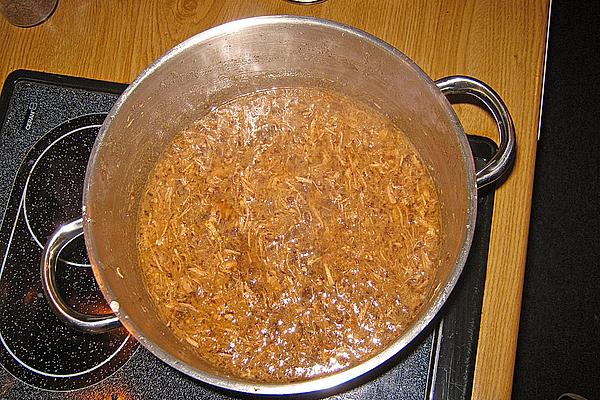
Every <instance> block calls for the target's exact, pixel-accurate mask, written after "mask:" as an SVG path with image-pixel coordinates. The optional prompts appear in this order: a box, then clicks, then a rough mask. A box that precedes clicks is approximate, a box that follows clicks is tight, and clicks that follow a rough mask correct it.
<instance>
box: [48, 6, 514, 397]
mask: <svg viewBox="0 0 600 400" xmlns="http://www.w3.org/2000/svg"><path fill="white" fill-rule="evenodd" d="M298 86H304V87H306V86H311V87H314V86H317V87H323V88H330V89H333V90H336V91H339V92H341V93H344V94H346V95H349V96H353V97H355V98H357V99H359V100H361V101H364V102H367V103H370V104H373V105H375V106H376V107H378V108H380V109H381V110H382V111H383V112H384V113H385V114H387V115H388V116H389V117H390V118H392V120H393V121H394V122H395V123H396V124H397V125H398V126H399V127H401V128H402V130H403V131H404V132H406V134H407V135H408V137H409V139H410V141H411V142H412V143H413V144H414V146H415V147H416V148H417V150H418V152H419V153H420V155H421V158H422V159H423V161H424V162H425V164H426V165H427V167H428V168H429V169H430V170H431V173H432V175H433V176H434V179H435V181H436V183H437V185H438V187H439V192H440V193H439V195H440V200H441V204H442V233H443V245H442V247H443V248H442V251H443V252H442V255H443V257H442V258H443V260H445V262H444V263H443V265H442V266H441V267H440V269H439V271H438V273H437V276H436V281H435V284H434V290H433V293H432V294H431V298H430V300H429V301H428V302H427V303H426V304H425V305H424V306H423V307H422V310H421V312H420V314H419V315H418V317H417V318H416V319H415V320H414V322H413V324H412V325H411V326H410V328H409V329H407V330H406V332H404V334H402V336H400V337H399V338H398V339H397V340H396V341H395V342H393V343H392V344H391V345H390V346H388V347H387V348H385V349H384V350H383V351H381V352H380V353H378V354H376V355H375V356H373V357H372V358H370V359H368V360H366V361H364V362H363V363H362V364H360V365H357V366H355V367H353V368H350V369H347V370H345V371H342V372H339V373H336V374H333V375H330V376H326V377H322V378H316V379H311V380H308V381H303V382H298V383H290V384H264V383H258V382H249V381H242V380H238V379H232V378H229V377H226V376H224V375H222V374H221V373H220V372H219V370H218V369H215V368H214V367H212V366H211V365H209V364H207V363H206V362H204V361H203V360H202V359H201V358H199V357H198V356H197V355H196V354H195V353H194V352H193V351H191V350H189V349H187V348H185V347H183V346H181V345H179V341H178V340H177V339H176V338H175V337H174V336H173V334H172V333H171V331H170V330H169V329H168V328H167V327H166V326H165V325H164V324H163V323H162V322H161V321H160V319H159V318H158V315H157V313H156V312H155V306H154V304H153V303H152V301H151V300H150V298H149V296H148V294H147V292H146V289H145V286H144V282H143V279H142V275H141V273H140V270H139V268H140V267H139V265H138V256H137V250H136V234H135V230H136V220H137V212H138V205H139V202H140V196H141V194H142V193H143V189H144V185H145V183H146V179H147V177H148V176H149V174H150V170H151V169H152V167H153V165H154V163H155V162H156V160H157V158H158V157H159V156H160V154H161V153H162V152H163V150H164V149H165V147H166V146H167V145H168V144H169V142H170V141H171V139H172V138H173V136H174V135H175V134H176V133H178V132H179V131H180V130H181V129H182V128H184V127H185V126H186V125H188V124H189V123H191V122H192V121H194V120H196V119H198V118H200V117H201V116H202V115H203V114H204V113H207V112H208V111H209V110H210V109H211V108H213V107H215V106H216V105H220V104H222V103H224V102H226V101H228V100H230V99H233V98H235V97H238V96H240V95H242V94H246V93H251V92H255V91H257V90H262V89H269V88H274V87H298ZM448 94H461V95H466V96H470V97H472V98H474V99H477V100H479V102H481V103H482V104H483V105H484V106H485V108H487V110H488V111H490V112H491V114H492V115H493V116H494V118H495V119H496V122H497V124H498V130H499V132H500V135H499V138H500V140H499V151H498V153H497V154H496V155H495V156H494V157H493V159H492V160H491V161H490V162H489V163H488V164H487V165H486V166H485V167H484V168H483V169H481V170H480V171H477V172H476V171H475V168H474V163H473V158H472V155H471V151H470V149H469V145H468V143H467V139H466V136H465V134H464V132H463V129H462V127H461V125H460V123H459V121H458V119H457V117H456V115H455V113H454V111H453V109H452V107H451V106H450V103H449V102H448V101H447V99H446V97H445V95H448ZM514 151H515V135H514V128H513V124H512V121H511V118H510V115H509V113H508V111H507V109H506V107H505V105H504V104H503V102H502V101H501V99H500V98H499V97H498V96H497V95H496V94H495V93H494V91H493V90H491V89H490V88H489V87H487V86H486V85H485V84H483V83H481V82H479V81H477V80H475V79H472V78H468V77H461V76H456V77H449V78H445V79H441V80H439V81H437V82H433V81H432V80H431V79H430V78H429V77H428V76H427V75H426V74H425V73H424V72H423V71H422V70H421V69H419V67H418V66H417V65H415V63H414V62H412V61H411V60H410V59H408V58H407V57H406V56H405V55H404V54H402V53H401V52H399V51H398V50H396V49H394V48H393V47H392V46H390V45H388V44H386V43H384V42H383V41H381V40H379V39H377V38H376V37H373V36H371V35H369V34H367V33H365V32H362V31H359V30H357V29H354V28H351V27H348V26H344V25H341V24H338V23H335V22H331V21H324V20H319V19H313V18H304V17H291V16H270V17H258V18H249V19H244V20H239V21H234V22H231V23H227V24H224V25H221V26H218V27H216V28H213V29H210V30H208V31H205V32H202V33H200V34H198V35H196V36H194V37H192V38H190V39H188V40H186V41H185V42H183V43H181V44H179V45H178V46H176V47H175V48H173V49H172V50H170V51H169V52H168V53H166V54H165V55H163V56H162V57H161V58H159V59H158V60H157V61H156V62H155V63H154V64H152V65H151V66H150V67H148V68H147V69H146V70H145V71H144V72H142V73H141V75H140V76H139V77H138V78H137V79H136V80H135V81H134V82H133V83H132V84H131V85H130V86H129V87H128V88H127V90H126V91H125V92H124V93H123V95H122V96H121V97H120V98H119V99H118V101H117V102H116V104H115V105H114V107H113V108H112V110H111V111H110V113H109V114H108V117H107V118H106V121H105V122H104V124H103V126H102V128H101V130H100V133H99V135H98V138H97V139H96V143H95V145H94V148H93V150H92V155H91V158H90V160H89V164H88V167H87V174H86V177H85V187H84V195H83V219H82V220H77V221H74V222H72V223H70V224H67V225H65V226H63V227H61V228H60V229H59V230H58V231H57V232H56V233H55V234H54V235H53V236H52V238H51V239H50V240H49V241H48V243H47V245H46V248H45V250H44V255H43V260H42V268H41V273H42V281H43V285H44V291H45V294H46V298H47V299H48V301H49V304H50V305H51V307H52V308H53V310H54V311H55V312H56V314H57V315H58V316H59V317H60V318H61V319H62V320H63V321H64V322H65V323H66V324H68V325H70V326H72V327H74V328H77V329H82V330H86V331H92V332H101V331H106V330H108V329H112V328H114V327H117V326H119V324H123V325H124V326H125V327H126V328H127V329H128V330H129V331H130V332H131V333H132V334H133V335H134V336H135V337H136V338H137V340H139V341H140V342H141V343H142V344H143V345H144V346H145V347H146V348H147V349H148V350H150V351H151V352H152V353H154V354H155V355H156V356H158V357H159V358H160V359H162V360H163V361H164V362H166V363H168V364H170V365H171V366H173V367H174V368H177V369H178V370H180V371H182V372H184V373H186V374H188V375H190V376H192V377H194V378H197V379H199V380H201V381H204V382H207V383H209V384H212V385H215V386H219V387H222V388H227V389H232V390H235V391H241V392H250V393H262V394H292V393H303V392H312V391H317V390H322V389H327V388H331V387H334V386H336V385H338V384H341V383H343V382H346V381H349V380H351V379H353V378H356V377H358V376H360V375H362V374H364V373H365V372H367V371H369V370H371V369H373V368H374V367H376V366H378V365H380V364H382V363H384V362H385V361H386V360H388V359H389V358H390V357H392V356H393V355H394V354H396V353H397V352H399V351H401V350H402V349H403V348H404V347H405V346H406V345H407V344H408V343H409V342H410V341H411V340H413V339H414V338H415V337H416V336H417V335H418V334H419V332H421V331H422V330H423V329H424V328H425V327H426V325H427V324H428V323H429V322H430V321H431V320H432V319H433V318H434V316H435V315H436V313H437V312H438V310H439V309H440V308H441V307H442V305H443V304H444V302H445V301H446V299H447V298H448V296H449V295H450V292H451V291H452V288H453V287H454V285H455V283H456V281H457V280H458V278H459V276H460V274H461V271H462V269H463V266H464V263H465V260H466V257H467V254H468V252H469V248H470V245H471V239H472V236H473V230H474V227H475V218H476V204H477V203H476V199H477V190H478V188H481V187H483V186H486V185H488V184H490V183H492V182H494V181H495V180H496V179H498V178H499V177H500V176H501V175H502V174H503V173H504V172H505V170H506V169H507V168H508V167H509V166H510V164H511V162H512V159H513V155H514ZM82 230H83V232H84V236H85V242H86V246H87V251H88V254H89V258H90V260H91V263H92V266H93V270H94V274H95V276H96V279H97V281H98V284H99V286H100V289H101V290H102V293H103V294H104V296H105V297H106V300H107V302H108V303H109V304H110V306H111V309H112V310H113V311H114V313H115V315H112V316H97V315H96V316H90V315H83V314H80V313H78V312H76V311H75V310H73V309H71V308H70V307H69V306H68V305H67V304H66V303H65V302H64V301H63V300H62V299H61V298H60V295H59V293H58V291H57V285H56V278H55V264H56V260H57V257H58V254H59V252H60V251H61V249H62V248H63V247H64V246H65V245H66V244H67V243H68V242H69V241H71V240H72V239H73V238H75V237H76V236H78V235H80V234H81V231H82Z"/></svg>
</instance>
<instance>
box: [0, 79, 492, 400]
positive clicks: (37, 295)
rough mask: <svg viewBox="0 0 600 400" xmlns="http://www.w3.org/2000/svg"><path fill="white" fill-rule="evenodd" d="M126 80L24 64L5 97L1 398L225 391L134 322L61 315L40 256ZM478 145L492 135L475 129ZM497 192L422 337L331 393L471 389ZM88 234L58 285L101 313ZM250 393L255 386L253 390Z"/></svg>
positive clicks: (427, 393) (485, 199)
mask: <svg viewBox="0 0 600 400" xmlns="http://www.w3.org/2000/svg"><path fill="white" fill-rule="evenodd" d="M123 89H124V86H123V85H118V84H112V83H107V82H98V81H89V80H82V79H77V78H71V77H63V76H57V75H48V74H41V73H33V72H30V71H17V72H16V73H13V74H12V75H11V76H9V78H8V79H7V81H6V82H5V85H4V89H3V92H2V96H1V97H0V118H1V121H2V122H3V124H2V127H1V130H0V211H1V212H0V215H1V217H0V218H1V219H0V222H1V223H2V227H1V228H0V255H2V265H1V269H0V341H1V342H2V343H1V344H2V346H1V347H0V364H2V367H3V368H0V398H2V399H96V398H108V399H166V398H168V399H192V398H193V399H227V398H231V397H236V396H237V394H236V393H232V392H227V391H222V390H218V389H215V388H212V387H210V386H208V385H204V384H202V383H199V382H197V381H195V380H192V379H190V378H188V377H187V376H184V375H183V374H181V373H179V372H178V371H176V370H174V369H173V368H171V367H169V366H167V365H166V364H164V363H162V362H161V361H160V360H158V359H157V358H155V357H154V356H153V355H152V354H150V353H149V352H148V351H146V350H145V349H144V348H142V347H141V346H138V344H137V342H135V340H134V339H133V338H132V337H130V336H129V335H128V333H127V332H126V331H125V330H124V329H120V330H116V331H113V332H109V333H105V334H101V335H91V334H85V333H80V332H75V331H73V330H71V329H68V328H66V327H64V326H62V325H61V323H60V322H59V321H58V319H57V318H56V317H54V315H53V314H52V313H51V311H50V309H49V307H48V306H47V304H46V301H45V298H44V296H43V292H42V289H41V283H40V278H39V262H40V256H41V251H42V246H43V244H44V243H45V241H46V238H47V237H48V236H49V235H50V234H51V233H52V231H53V230H54V229H56V228H57V227H58V226H59V225H60V224H63V223H65V222H68V221H70V220H71V219H74V218H76V217H78V215H79V213H80V205H81V191H82V187H83V176H84V173H85V167H86V163H87V157H88V156H89V152H90V150H91V147H92V145H93V141H94V139H95V136H96V134H97V132H98V129H99V126H100V125H101V123H102V120H103V119H104V116H105V113H106V112H107V111H108V110H109V109H110V107H111V106H112V104H113V103H114V101H115V100H116V98H117V97H118V94H119V93H120V92H121V91H122V90H123ZM471 144H472V147H473V148H474V153H475V155H476V156H479V157H478V158H479V159H480V161H481V158H485V157H489V156H490V153H491V152H492V151H493V149H492V147H491V145H490V144H489V143H488V142H487V141H485V140H483V139H481V138H471ZM492 207H493V195H491V194H488V195H483V196H481V197H480V200H479V212H478V219H477V228H476V233H475V238H474V242H473V245H472V249H471V253H470V256H469V259H468V261H467V265H466V267H465V272H464V273H463V276H462V277H461V279H460V281H459V283H458V286H457V288H456V290H455V292H454V293H453V295H452V297H451V299H450V301H449V303H448V304H447V306H446V307H445V308H444V310H443V312H442V315H443V317H442V318H441V319H438V320H437V321H436V322H435V324H432V326H430V327H429V328H428V329H427V330H426V331H425V332H424V333H423V334H422V335H421V337H419V338H417V340H416V341H415V343H414V344H412V345H411V346H410V347H409V348H408V349H406V350H405V351H403V352H401V353H400V354H398V355H397V356H396V357H394V359H392V360H391V361H390V362H389V363H387V364H386V365H384V366H382V367H381V368H379V369H377V370H376V371H373V373H370V374H368V375H367V376H363V377H361V378H358V379H357V380H355V381H353V382H351V383H350V384H348V385H346V386H344V387H342V388H337V389H336V390H335V391H333V392H330V393H319V394H317V395H316V396H315V395H311V396H310V397H325V396H332V398H334V399H372V398H378V399H424V398H435V399H462V398H469V397H470V391H471V384H472V375H473V368H474V362H475V351H476V348H477V335H478V331H479V315H480V311H481V299H482V296H483V283H484V280H485V279H484V278H485V265H486V262H487V248H488V241H489V228H490V224H491V211H492ZM87 262H88V261H87V257H86V255H85V249H84V245H83V240H82V238H81V237H80V238H78V239H77V240H75V241H73V242H72V243H71V244H70V245H69V246H68V247H67V248H66V249H65V250H64V251H63V252H62V254H61V259H60V262H59V266H58V279H59V281H60V290H61V291H62V293H63V296H64V297H65V298H66V299H67V300H68V302H69V303H70V304H71V305H72V306H73V307H75V308H76V309H79V310H81V311H87V312H103V310H106V309H107V307H106V305H105V304H104V302H103V300H102V296H101V294H100V293H99V291H98V289H97V287H96V285H95V283H94V280H93V274H92V273H91V269H90V267H89V265H87ZM246 397H247V396H246Z"/></svg>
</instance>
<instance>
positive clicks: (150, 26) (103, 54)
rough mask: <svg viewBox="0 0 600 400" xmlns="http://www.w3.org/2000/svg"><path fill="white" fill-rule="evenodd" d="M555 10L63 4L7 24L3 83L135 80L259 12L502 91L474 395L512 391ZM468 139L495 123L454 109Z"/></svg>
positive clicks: (78, 0) (434, 3) (537, 3)
mask: <svg viewBox="0 0 600 400" xmlns="http://www.w3.org/2000/svg"><path fill="white" fill-rule="evenodd" d="M548 13H549V1H548V0H532V1H526V2H523V1H520V0H502V1H500V0H479V1H474V0H462V1H461V0H385V1H383V0H369V1H367V0H328V1H325V2H323V3H320V4H316V5H310V6H305V5H296V4H291V3H289V2H286V1H283V0H255V1H251V0H236V1H234V0H214V1H210V0H205V1H199V0H177V1H175V0H172V1H161V0H152V1H150V0H144V1H142V0H139V1H136V0H121V1H117V0H114V1H94V0H60V1H59V4H58V8H57V10H56V12H55V13H54V15H52V17H51V18H50V19H49V20H48V21H46V22H44V23H43V24H41V25H39V26H37V27H34V28H27V29H23V28H16V27H13V26H11V25H9V24H8V23H7V22H6V21H5V20H4V19H0V59H1V60H2V63H1V64H0V79H2V81H4V79H5V78H6V76H7V75H8V73H10V72H11V71H12V70H15V69H21V68H24V69H32V70H40V71H47V72H54V73H61V74H67V75H76V76H82V77H88V78H95V79H104V80H109V81H117V82H130V81H132V80H133V79H134V78H135V76H137V74H138V73H139V72H140V71H141V70H142V69H143V68H144V67H145V66H147V65H148V64H149V63H150V62H152V61H153V60H154V59H156V58H157V57H159V56H160V55H161V54H162V53H163V52H165V51H166V50H168V49H169V48H171V47H172V46H174V45H175V44H177V43H178V42H180V41H182V40H183V39H185V38H187V37H189V36H192V35H193V34H195V33H198V32H200V31H203V30H205V29H207V28H209V27H212V26H215V25H218V24H220V23H223V22H226V21H230V20H233V19H238V18H242V17H247V16H254V15H267V14H298V15H310V16H316V17H321V18H327V19H332V20H336V21H340V22H343V23H346V24H349V25H353V26H355V27H358V28H360V29H363V30H365V31H367V32H370V33H372V34H374V35H376V36H379V37H380V38H382V39H384V40H385V41H387V42H389V43H391V44H392V45H394V46H395V47H396V48H398V49H400V50H401V51H403V52H404V53H405V54H407V55H408V56H409V57H411V58H412V59H413V60H415V61H416V62H417V64H419V65H420V66H421V67H422V68H423V69H424V70H425V72H427V73H428V74H429V75H430V76H431V77H432V78H434V79H435V78H440V77H443V76H446V75H450V74H465V75H471V76H474V77H477V78H479V79H481V80H483V81H485V82H487V83H488V84H489V85H491V86H492V87H493V88H495V89H496V91H497V92H498V93H499V94H500V95H501V97H502V98H503V99H504V101H505V102H506V104H507V105H508V107H509V109H510V111H511V113H512V116H513V119H514V122H515V127H516V130H517V142H518V152H517V161H516V164H515V167H514V170H513V172H512V175H511V176H510V178H509V179H508V180H507V181H506V182H505V184H504V185H503V186H502V187H501V188H500V189H499V190H498V192H497V195H496V202H495V209H494V223H493V228H492V240H491V245H490V251H489V263H488V269H487V279H486V287H485V295H484V304H483V313H482V322H481V331H480V337H479V350H478V353H477V361H476V370H475V382H474V387H473V398H476V399H491V398H494V399H501V398H509V397H510V395H511V385H512V376H513V368H514V357H515V349H516V340H517V332H518V322H519V311H520V303H521V290H522V283H523V274H524V268H525V252H526V245H527V233H528V227H529V211H530V203H531V192H532V185H533V170H534V164H535V150H536V137H537V131H538V122H539V108H540V99H541V85H542V74H543V62H544V49H545V41H546V26H547V20H548ZM456 109H457V112H458V114H459V117H460V119H461V121H462V123H463V125H464V126H465V129H466V130H467V131H468V132H473V133H480V134H481V133H482V134H485V135H488V136H490V137H495V135H496V134H495V130H494V125H493V123H492V122H491V120H490V118H489V117H488V116H487V115H486V114H484V113H483V112H481V111H479V110H477V109H475V108H474V107H468V106H459V107H457V108H456Z"/></svg>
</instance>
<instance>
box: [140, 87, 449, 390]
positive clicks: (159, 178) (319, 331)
mask: <svg viewBox="0 0 600 400" xmlns="http://www.w3.org/2000/svg"><path fill="white" fill-rule="evenodd" d="M439 237H440V211H439V205H438V200H437V192H436V190H435V187H434V185H433V181H432V179H431V177H430V176H429V175H428V173H427V170H426V168H424V166H423V165H422V163H421V161H420V159H419V157H418V156H417V154H416V153H415V151H414V149H413V148H412V146H411V145H410V144H409V143H408V142H407V141H406V139H405V138H404V135H403V133H402V132H401V131H400V130H398V128H396V127H395V126H394V125H393V124H392V123H391V122H390V121H389V120H388V119H387V118H386V117H384V116H383V115H382V114H380V113H378V112H377V111H375V110H374V109H371V108H370V107H367V106H365V105H364V104H362V103H358V102H356V101H354V100H352V99H350V98H347V97H344V96H342V95H339V94H337V93H334V92H330V91H323V90H319V89H314V88H297V89H273V90H269V91H265V92H260V93H254V94H251V95H247V96H243V97H240V98H238V99H236V100H234V101H232V102H229V103H227V104H225V105H223V106H221V107H219V108H217V109H215V110H214V111H212V112H210V113H208V114H207V115H206V116H205V117H203V118H202V119H200V120H199V121H197V122H196V123H194V124H193V125H192V126H190V127H189V128H188V129H186V130H185V131H183V132H182V133H181V134H179V135H178V136H177V137H176V138H175V139H174V141H173V142H172V144H171V146H170V147H169V148H168V149H167V151H166V152H165V153H164V155H163V156H162V157H161V159H160V160H159V161H158V163H157V165H156V167H155V169H154V170H153V172H152V174H151V176H150V177H149V180H148V184H147V188H146V192H145V194H144V196H143V198H142V202H141V208H140V214H139V220H138V249H139V258H140V265H141V267H142V272H143V274H144V278H145V281H146V285H147V288H148V291H149V292H150V294H151V297H152V299H153V301H154V302H155V305H156V308H157V311H158V313H159V314H160V317H161V318H162V319H163V320H164V321H165V323H166V324H167V325H168V326H169V327H170V329H172V331H173V332H174V334H175V335H176V336H177V337H178V338H180V339H181V343H182V346H189V347H190V348H192V349H194V350H195V351H197V353H198V354H199V355H200V356H201V357H202V358H203V359H205V360H206V361H207V362H209V363H211V364H212V365H214V366H216V367H217V368H218V369H219V370H220V371H222V372H223V374H225V375H228V376H232V377H237V378H243V379H249V380H253V381H260V382H274V383H283V382H293V381H301V380H306V379H309V378H312V377H315V376H319V375H325V374H330V373H333V372H336V371H339V370H342V369H346V368H349V367H351V366H354V365H356V364H358V363H360V362H361V361H363V360H365V359H367V358H369V357H371V356H373V355H375V354H376V353H377V352H379V351H380V350H382V349H383V348H385V347H386V346H387V345H389V344H390V342H392V341H394V340H395V339H396V338H398V336H399V335H400V334H401V333H402V332H403V331H404V330H405V329H406V328H407V327H408V326H409V324H410V323H411V321H412V320H413V318H414V317H415V315H416V313H417V312H418V311H419V308H420V306H421V305H422V304H423V303H424V302H425V301H426V300H427V296H428V295H429V293H430V290H431V285H432V282H433V277H434V275H435V271H436V269H437V265H438V264H437V263H438V257H439V254H438V253H439Z"/></svg>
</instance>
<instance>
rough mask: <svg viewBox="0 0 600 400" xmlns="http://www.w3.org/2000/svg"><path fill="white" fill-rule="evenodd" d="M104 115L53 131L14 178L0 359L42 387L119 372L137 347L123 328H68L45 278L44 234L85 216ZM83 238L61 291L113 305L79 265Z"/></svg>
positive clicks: (80, 304)
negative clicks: (51, 302) (88, 175)
mask: <svg viewBox="0 0 600 400" xmlns="http://www.w3.org/2000/svg"><path fill="white" fill-rule="evenodd" d="M105 117H106V114H90V115H84V116H81V117H78V118H74V119H71V120H68V121H67V122H65V123H63V124H61V125H59V126H57V127H56V128H54V129H52V130H51V131H49V132H48V133H47V134H46V135H45V136H44V137H43V138H42V139H40V140H39V141H38V142H37V143H36V144H35V145H34V146H33V148H32V149H31V150H30V151H29V153H28V155H27V158H26V159H25V161H24V162H23V164H22V165H21V168H20V170H19V173H18V175H17V179H16V181H15V190H17V191H19V190H20V191H21V193H20V196H19V198H20V202H17V203H15V204H14V206H15V208H16V213H15V214H13V215H14V217H13V218H14V224H13V225H12V227H11V231H10V235H9V236H8V241H7V246H6V254H5V257H4V259H3V261H2V266H1V269H0V294H2V302H0V342H1V343H2V345H3V346H0V362H1V363H2V365H3V366H4V367H5V368H6V369H7V370H8V371H9V372H11V373H12V374H13V375H14V376H16V377H17V378H19V379H21V380H22V381H24V382H26V383H27V384H29V385H32V386H34V387H37V388H43V389H49V390H61V391H64V390H74V389H80V388H83V387H87V386H90V385H93V384H95V383H97V382H99V381H101V380H103V379H105V378H107V377H108V376H110V375H112V374H113V373H114V372H115V371H117V370H118V369H119V368H120V367H121V366H122V365H123V364H124V363H125V362H126V361H127V360H128V359H129V357H130V356H131V355H132V354H133V352H134V351H135V350H136V349H137V347H138V343H137V342H136V341H135V339H134V338H133V337H132V336H131V335H130V334H129V333H128V332H127V331H126V330H125V328H120V329H116V330H113V331H110V332H107V333H103V334H90V333H83V332H79V331H75V330H73V329H70V328H67V327H66V326H64V325H63V324H62V322H61V321H60V320H59V319H58V318H57V317H56V316H55V315H54V314H53V312H52V310H51V309H50V307H49V306H48V303H47V302H46V300H45V297H44V294H43V290H42V285H41V276H40V260H41V253H42V248H43V244H44V243H45V241H46V237H48V236H49V235H51V234H52V232H53V231H54V230H55V229H56V228H58V227H59V226H60V225H61V224H64V223H66V222H69V221H70V220H72V219H74V218H78V217H80V216H81V194H82V188H83V181H84V177H85V168H86V166H87V160H88V158H89V155H90V152H91V149H92V146H93V143H94V140H95V137H96V135H97V133H98V131H99V128H100V126H101V124H102V121H103V120H104V118H105ZM7 215H8V216H9V217H10V215H9V214H7ZM78 239H80V240H79V243H73V242H72V243H71V244H70V245H69V246H68V247H66V248H65V249H64V250H63V252H62V253H61V257H59V261H58V263H57V282H58V286H59V291H60V292H61V295H62V297H63V298H64V299H65V301H66V302H67V303H68V304H70V305H71V306H72V307H74V308H75V309H77V310H78V311H81V312H87V313H94V314H102V313H107V312H110V308H109V307H108V305H107V304H106V302H105V300H104V298H103V296H102V294H101V292H100V290H99V288H98V286H97V284H96V281H95V279H94V276H93V271H92V269H91V268H82V266H86V265H87V256H86V255H85V246H84V243H83V240H82V239H83V236H81V237H80V238H78ZM2 347H3V348H2Z"/></svg>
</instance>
